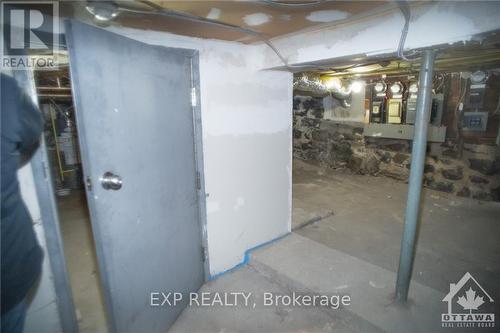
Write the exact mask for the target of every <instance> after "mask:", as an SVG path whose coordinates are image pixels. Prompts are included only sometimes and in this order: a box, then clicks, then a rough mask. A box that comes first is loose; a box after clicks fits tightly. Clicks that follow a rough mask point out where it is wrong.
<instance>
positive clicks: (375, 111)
mask: <svg viewBox="0 0 500 333" xmlns="http://www.w3.org/2000/svg"><path fill="white" fill-rule="evenodd" d="M386 91H387V85H386V84H385V82H382V81H381V82H377V83H376V84H375V85H374V86H373V92H372V102H371V107H370V122H372V123H379V124H381V123H384V121H385V102H386Z"/></svg>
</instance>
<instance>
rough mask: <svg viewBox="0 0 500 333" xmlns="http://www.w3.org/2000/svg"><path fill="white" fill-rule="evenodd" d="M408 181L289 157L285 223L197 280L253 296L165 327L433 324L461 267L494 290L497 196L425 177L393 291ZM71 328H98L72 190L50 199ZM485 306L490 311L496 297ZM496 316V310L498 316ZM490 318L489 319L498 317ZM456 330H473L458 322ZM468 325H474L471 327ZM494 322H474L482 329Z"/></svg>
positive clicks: (83, 229) (85, 227) (499, 246)
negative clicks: (342, 304) (327, 301)
mask: <svg viewBox="0 0 500 333" xmlns="http://www.w3.org/2000/svg"><path fill="white" fill-rule="evenodd" d="M407 186H408V185H407V184H404V183H402V182H398V181H396V180H392V179H390V178H386V177H373V176H361V175H353V174H351V173H350V172H348V171H342V170H340V171H339V170H325V169H322V168H320V167H318V166H315V165H312V164H307V163H304V162H301V161H295V162H294V170H293V221H292V227H293V228H294V232H293V233H292V234H291V235H289V236H287V237H285V238H283V239H281V240H279V241H277V242H275V243H273V244H271V245H269V246H266V247H264V248H262V249H259V250H257V251H254V252H253V253H252V255H251V259H250V263H249V265H247V266H245V267H242V268H240V269H237V270H235V271H232V272H230V273H227V274H225V275H223V276H221V277H219V278H218V279H216V280H214V281H209V282H207V283H206V284H205V285H204V286H203V287H202V289H201V291H202V292H207V291H208V292H215V291H218V292H238V291H242V292H252V299H251V300H252V301H253V302H250V303H251V304H253V303H255V304H256V306H255V308H254V307H253V306H251V307H244V306H237V307H191V308H187V309H186V310H184V312H183V313H182V314H181V316H180V317H179V318H178V320H177V321H176V322H175V324H174V325H173V326H172V328H171V329H170V330H169V332H190V333H191V332H347V333H349V332H383V331H387V332H439V331H443V330H444V331H445V332H446V331H453V329H441V327H440V322H439V321H440V316H441V313H443V312H445V311H446V304H445V303H443V302H442V301H441V300H442V298H443V297H444V295H445V294H446V293H448V291H449V284H450V283H456V282H457V281H458V280H459V279H460V278H461V277H462V276H463V275H464V273H465V272H470V273H471V274H472V275H473V276H474V277H475V278H476V279H477V280H478V281H479V282H480V284H481V285H482V286H483V288H484V289H485V290H487V291H488V293H489V294H490V295H491V296H492V297H493V299H495V300H498V299H500V284H499V283H498V281H500V242H499V241H498V236H499V235H500V218H499V217H500V203H494V202H482V201H477V200H471V199H464V198H458V197H455V196H452V195H448V194H445V193H442V192H436V191H432V190H428V189H424V195H423V204H422V218H421V223H420V230H419V241H418V247H417V253H416V258H415V267H414V274H413V281H412V285H411V289H410V302H409V305H408V307H407V308H404V307H403V308H401V307H399V306H394V303H393V301H392V298H391V297H392V294H393V291H394V282H395V281H394V280H395V277H396V271H397V265H398V259H399V249H400V242H401V234H402V230H403V223H404V209H405V204H406V191H407ZM58 204H59V213H60V220H61V231H62V236H63V240H64V246H65V253H66V258H67V264H68V270H69V274H70V280H71V285H72V290H73V297H74V301H75V305H76V307H77V309H78V312H79V314H80V315H79V317H80V319H79V323H78V324H79V330H80V332H83V333H86V332H106V322H105V316H104V308H103V302H102V297H101V292H100V287H99V282H98V274H97V264H96V259H95V258H96V257H95V252H94V245H93V239H92V233H91V228H90V221H89V217H88V211H87V207H86V204H85V196H84V193H83V192H78V191H75V192H72V194H70V195H69V196H67V197H60V198H59V200H58ZM293 291H297V292H302V293H308V294H330V295H331V294H335V293H340V292H342V293H344V294H349V295H351V296H352V306H350V307H346V308H345V309H339V310H331V309H327V308H321V307H310V308H309V307H306V308H297V307H287V306H282V305H276V306H270V307H264V306H263V305H262V298H263V293H264V292H273V293H274V294H275V295H276V294H278V295H283V294H290V293H291V292H293ZM494 311H495V313H496V318H498V317H499V316H500V314H499V307H498V306H496V307H495V310H494ZM497 321H498V319H497ZM497 326H498V322H497ZM460 331H463V332H473V331H474V330H467V329H462V328H461V329H460ZM476 331H477V330H476ZM483 331H484V332H489V331H494V329H481V332H483Z"/></svg>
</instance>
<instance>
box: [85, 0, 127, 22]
mask: <svg viewBox="0 0 500 333" xmlns="http://www.w3.org/2000/svg"><path fill="white" fill-rule="evenodd" d="M85 9H86V10H87V11H88V12H89V13H90V14H92V15H93V16H94V18H95V19H96V21H99V22H109V21H111V20H113V19H115V18H116V17H117V16H118V15H119V14H120V8H118V6H117V5H116V3H114V2H111V1H87V5H86V6H85Z"/></svg>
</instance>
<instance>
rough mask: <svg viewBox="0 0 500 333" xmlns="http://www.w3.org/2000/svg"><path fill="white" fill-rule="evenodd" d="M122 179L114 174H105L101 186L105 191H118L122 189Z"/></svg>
mask: <svg viewBox="0 0 500 333" xmlns="http://www.w3.org/2000/svg"><path fill="white" fill-rule="evenodd" d="M122 184H123V181H122V178H121V177H120V176H118V175H115V174H114V173H112V172H109V171H108V172H105V173H104V175H102V177H101V185H102V187H103V188H104V189H105V190H114V191H118V190H119V189H121V188H122Z"/></svg>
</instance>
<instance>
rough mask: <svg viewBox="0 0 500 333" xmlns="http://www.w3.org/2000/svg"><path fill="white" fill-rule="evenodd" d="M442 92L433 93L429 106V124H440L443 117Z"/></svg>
mask: <svg viewBox="0 0 500 333" xmlns="http://www.w3.org/2000/svg"><path fill="white" fill-rule="evenodd" d="M443 105H444V94H434V96H433V97H432V107H431V124H432V125H434V126H441V121H442V119H443Z"/></svg>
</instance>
